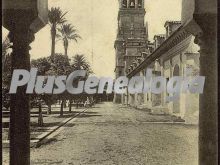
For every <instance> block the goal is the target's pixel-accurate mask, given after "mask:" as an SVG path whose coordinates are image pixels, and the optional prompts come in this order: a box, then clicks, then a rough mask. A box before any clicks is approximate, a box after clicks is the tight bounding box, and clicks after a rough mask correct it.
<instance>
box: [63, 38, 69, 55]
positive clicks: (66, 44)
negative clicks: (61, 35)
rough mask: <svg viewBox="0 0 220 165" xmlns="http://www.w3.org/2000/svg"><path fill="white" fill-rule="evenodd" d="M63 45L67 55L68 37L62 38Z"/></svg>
mask: <svg viewBox="0 0 220 165" xmlns="http://www.w3.org/2000/svg"><path fill="white" fill-rule="evenodd" d="M63 42H64V43H63V45H64V50H65V56H68V44H69V43H68V39H64V41H63Z"/></svg>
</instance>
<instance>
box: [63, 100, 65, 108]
mask: <svg viewBox="0 0 220 165" xmlns="http://www.w3.org/2000/svg"><path fill="white" fill-rule="evenodd" d="M63 107H64V108H66V100H63Z"/></svg>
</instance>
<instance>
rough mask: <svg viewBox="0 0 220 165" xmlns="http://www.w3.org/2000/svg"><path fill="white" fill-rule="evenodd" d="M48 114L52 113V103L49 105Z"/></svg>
mask: <svg viewBox="0 0 220 165" xmlns="http://www.w3.org/2000/svg"><path fill="white" fill-rule="evenodd" d="M47 114H48V115H50V114H51V104H50V105H48V109H47Z"/></svg>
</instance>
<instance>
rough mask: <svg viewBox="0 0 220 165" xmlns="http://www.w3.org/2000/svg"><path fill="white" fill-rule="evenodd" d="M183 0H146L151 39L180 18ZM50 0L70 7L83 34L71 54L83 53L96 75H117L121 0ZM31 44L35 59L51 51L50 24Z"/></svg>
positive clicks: (71, 20)
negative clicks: (118, 21)
mask: <svg viewBox="0 0 220 165" xmlns="http://www.w3.org/2000/svg"><path fill="white" fill-rule="evenodd" d="M181 2H182V0H145V9H146V16H145V21H147V22H148V26H149V39H150V40H151V41H152V40H153V36H154V35H156V34H163V33H165V29H164V23H165V22H166V21H167V20H181ZM48 3H49V4H48V5H49V8H51V7H60V8H61V9H62V10H63V11H67V12H68V13H67V15H66V19H67V20H68V23H71V24H72V25H74V27H75V28H76V29H77V30H78V33H79V34H80V36H81V37H82V39H81V40H79V41H78V42H77V43H76V42H74V41H72V42H71V43H70V44H69V49H68V56H69V57H72V56H74V55H75V54H84V55H85V56H86V58H87V60H88V61H89V62H90V65H91V66H92V69H93V71H94V73H95V75H96V76H99V77H101V76H104V77H112V78H114V68H115V50H114V41H115V39H116V32H117V15H118V10H119V4H118V0H48ZM2 33H3V37H5V36H6V35H7V30H6V29H4V28H3V32H2ZM31 47H32V49H31V50H30V54H31V58H32V59H37V58H40V57H46V56H49V55H50V51H51V38H50V26H49V25H46V26H45V27H44V28H43V29H41V30H40V31H39V32H38V33H36V34H35V41H34V42H33V43H32V44H31ZM92 52H93V53H92ZM56 53H64V48H63V44H62V41H60V42H57V44H56ZM92 54H93V55H92ZM92 57H93V58H92ZM92 59H93V60H92Z"/></svg>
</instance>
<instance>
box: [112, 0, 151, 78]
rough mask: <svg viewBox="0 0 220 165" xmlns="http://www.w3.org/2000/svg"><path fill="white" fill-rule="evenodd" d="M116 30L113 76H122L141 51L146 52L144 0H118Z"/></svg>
mask: <svg viewBox="0 0 220 165" xmlns="http://www.w3.org/2000/svg"><path fill="white" fill-rule="evenodd" d="M118 1H119V12H118V31H117V38H116V41H115V45H114V47H115V53H116V56H115V57H116V67H115V77H116V78H117V77H119V76H124V75H126V72H127V71H128V68H129V66H130V65H131V64H132V62H133V61H134V60H135V59H137V58H138V57H142V52H147V43H148V36H147V34H148V32H147V26H146V24H145V20H144V18H145V14H146V11H145V8H144V0H118Z"/></svg>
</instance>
